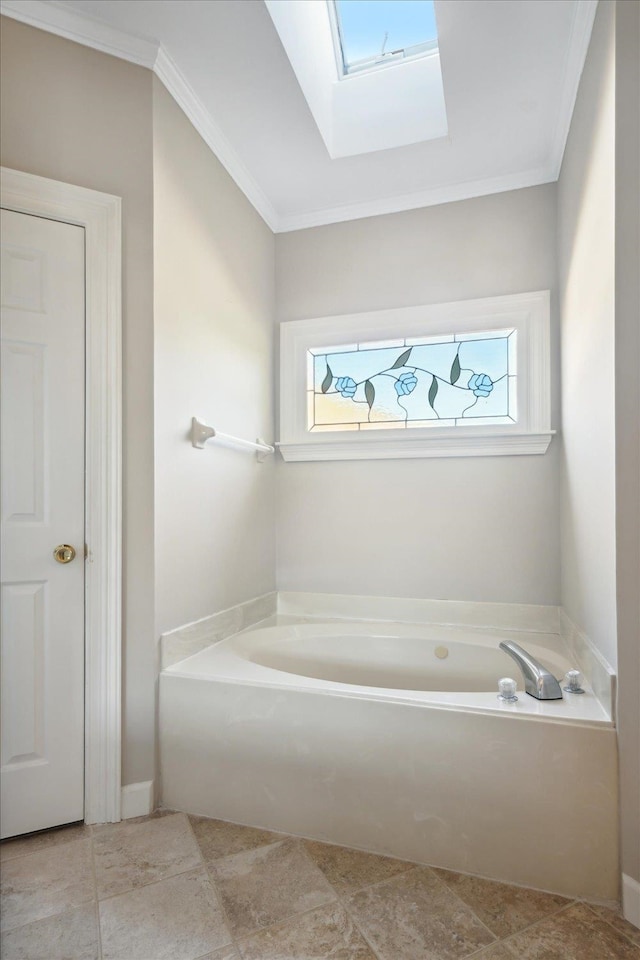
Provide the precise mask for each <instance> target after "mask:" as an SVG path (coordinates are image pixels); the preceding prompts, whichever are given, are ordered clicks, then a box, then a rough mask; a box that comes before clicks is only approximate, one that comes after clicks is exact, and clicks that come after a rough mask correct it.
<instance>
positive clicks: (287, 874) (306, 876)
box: [210, 840, 335, 937]
mask: <svg viewBox="0 0 640 960" xmlns="http://www.w3.org/2000/svg"><path fill="white" fill-rule="evenodd" d="M210 870H211V875H212V877H213V878H214V880H215V883H216V886H217V889H218V892H219V894H220V897H221V899H222V904H223V906H224V908H225V910H226V912H227V916H228V918H229V923H230V924H231V930H232V933H233V934H234V935H235V936H236V937H244V936H247V935H248V934H250V933H253V932H254V931H257V930H259V929H260V928H261V927H269V926H271V925H272V924H275V923H280V922H281V921H283V920H286V919H288V918H289V917H293V916H294V915H295V914H297V913H303V912H305V911H307V910H312V909H313V908H314V907H320V906H323V905H324V904H326V903H328V902H330V901H331V900H333V899H335V893H334V892H333V890H332V889H331V887H330V886H329V884H328V883H327V881H326V879H325V877H324V876H323V874H322V873H321V872H320V870H318V868H317V867H315V866H314V865H313V864H312V863H311V862H310V861H309V860H308V858H307V857H306V856H305V853H304V851H303V849H302V847H301V846H300V844H299V843H298V842H296V841H294V840H284V841H281V842H280V843H273V844H271V845H270V846H266V847H258V848H257V849H255V850H247V851H245V852H244V853H236V854H235V855H234V856H231V857H224V858H223V859H222V860H216V861H215V862H214V863H213V864H212V865H211V867H210Z"/></svg>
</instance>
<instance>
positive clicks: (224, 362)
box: [153, 79, 275, 634]
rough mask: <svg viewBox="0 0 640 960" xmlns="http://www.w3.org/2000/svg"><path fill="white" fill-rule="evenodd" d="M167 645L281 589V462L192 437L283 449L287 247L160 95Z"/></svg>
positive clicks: (159, 403)
mask: <svg viewBox="0 0 640 960" xmlns="http://www.w3.org/2000/svg"><path fill="white" fill-rule="evenodd" d="M153 146H154V157H153V159H154V264H155V410H156V416H155V424H156V428H155V481H156V487H155V489H156V493H155V506H156V529H155V535H156V598H157V620H156V626H157V632H158V634H159V633H161V632H163V631H165V630H170V629H172V628H173V627H178V626H181V625H182V624H185V623H188V622H190V621H192V620H197V619H199V618H200V617H206V616H208V615H210V614H212V613H215V612H217V611H219V610H223V609H225V608H226V607H229V606H231V605H233V604H235V603H239V602H241V601H243V600H249V599H251V598H253V597H256V596H258V595H260V594H262V593H267V592H269V591H271V590H273V589H274V588H275V520H274V512H275V506H274V473H275V470H274V463H273V458H269V460H268V461H267V462H265V463H263V464H258V463H257V462H256V459H255V457H254V456H253V455H252V454H250V453H245V452H239V451H238V450H231V449H228V448H225V447H224V446H222V445H220V444H219V443H216V442H211V441H210V442H209V443H208V444H207V445H206V448H205V449H204V450H194V448H193V447H192V446H191V444H190V443H188V442H187V441H186V438H185V434H186V432H187V430H188V429H189V427H190V425H191V417H192V416H194V415H196V416H198V417H199V418H201V419H203V420H205V422H207V423H211V424H212V425H213V426H214V427H216V428H217V429H218V430H221V431H223V432H225V433H230V434H233V435H235V436H239V437H246V438H247V439H255V438H256V437H258V436H261V437H264V438H265V439H267V440H269V441H272V440H273V438H274V425H273V339H274V330H273V313H274V282H275V269H274V238H273V234H272V233H271V231H270V230H269V228H268V227H267V226H266V225H265V223H264V221H263V220H262V219H261V218H260V217H259V215H258V214H257V213H256V212H255V210H254V209H253V207H252V206H251V204H250V203H249V201H248V200H247V199H246V197H245V196H244V195H243V194H242V193H241V192H240V190H239V189H238V187H237V186H236V185H235V183H234V182H233V181H232V180H231V178H230V177H229V175H228V174H227V172H226V171H225V170H224V168H223V167H222V166H221V164H220V163H219V162H218V160H217V159H216V157H215V156H214V155H213V153H212V152H211V151H210V150H209V148H208V147H207V146H206V144H205V143H204V141H203V140H202V139H201V138H200V136H199V135H198V134H197V133H196V131H195V129H194V128H193V127H192V126H191V124H190V123H189V121H188V120H187V118H186V117H185V115H184V114H183V113H182V111H181V110H180V108H179V107H178V106H177V105H176V103H175V102H174V100H173V99H172V98H171V97H170V96H169V94H168V93H167V91H166V90H165V89H164V87H163V86H162V85H161V84H160V82H159V81H157V80H155V79H154V84H153Z"/></svg>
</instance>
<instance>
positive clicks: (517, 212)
mask: <svg viewBox="0 0 640 960" xmlns="http://www.w3.org/2000/svg"><path fill="white" fill-rule="evenodd" d="M555 201H556V189H555V186H554V185H549V186H540V187H533V188H531V189H528V190H519V191H514V192H512V193H503V194H497V195H494V196H489V197H481V198H478V199H474V200H465V201H461V202H459V203H449V204H444V205H442V206H436V207H428V208H426V209H422V210H415V211H411V212H408V213H399V214H393V215H388V216H380V217H372V218H368V219H364V220H357V221H352V222H348V223H340V224H333V225H330V226H326V227H317V228H313V229H309V230H302V231H297V232H295V233H287V234H280V235H278V236H277V237H276V264H277V283H276V289H277V320H279V321H283V320H296V319H301V318H304V317H322V316H330V315H332V314H342V313H358V312H362V311H367V310H377V309H384V308H389V307H403V306H410V305H415V304H421V303H438V302H446V301H451V300H464V299H470V298H474V297H487V296H495V295H498V294H508V293H522V292H525V291H531V290H544V289H550V290H551V291H552V330H553V346H552V353H553V356H554V357H556V356H557V320H556V310H555V287H556V250H555V234H556V218H555ZM552 382H553V405H552V409H553V424H552V425H553V426H554V427H555V428H557V427H558V426H559V423H558V386H557V369H554V370H553V376H552ZM559 555H560V546H559V502H558V443H557V440H554V441H552V444H551V447H550V448H549V451H548V452H547V454H546V455H544V456H532V457H480V458H467V459H425V460H386V461H385V460H370V461H345V462H315V463H282V462H280V463H279V464H278V587H279V589H281V590H308V591H312V592H315V591H328V592H336V593H345V594H348V593H356V594H375V595H382V596H408V597H425V598H439V599H458V600H478V601H483V600H486V601H503V602H513V603H516V602H521V603H541V604H555V603H557V602H558V600H559V591H558V585H559V578H560V571H559Z"/></svg>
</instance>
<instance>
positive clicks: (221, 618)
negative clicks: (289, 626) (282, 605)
mask: <svg viewBox="0 0 640 960" xmlns="http://www.w3.org/2000/svg"><path fill="white" fill-rule="evenodd" d="M276 608H277V594H275V593H265V594H263V596H261V597H255V598H254V599H253V600H247V601H246V602H245V603H238V604H236V606H234V607H229V608H228V609H227V610H221V611H220V612H219V613H214V614H212V615H211V616H210V617H203V618H202V619H201V620H195V621H194V622H193V623H186V624H185V625H184V626H182V627H177V628H176V629H175V630H169V631H168V632H167V633H163V634H162V635H161V637H160V663H161V666H162V669H163V670H165V669H166V668H167V667H170V666H171V665H172V664H173V663H179V661H180V660H184V659H185V657H191V656H193V654H194V653H198V652H199V651H200V650H204V649H205V648H206V647H208V646H210V645H211V644H212V643H218V642H219V641H220V640H224V639H226V637H231V636H233V635H234V634H236V633H239V632H240V631H241V630H245V629H246V628H247V627H251V626H253V625H254V624H256V623H259V622H260V621H261V620H266V619H267V618H268V617H271V616H273V615H274V614H275V613H276Z"/></svg>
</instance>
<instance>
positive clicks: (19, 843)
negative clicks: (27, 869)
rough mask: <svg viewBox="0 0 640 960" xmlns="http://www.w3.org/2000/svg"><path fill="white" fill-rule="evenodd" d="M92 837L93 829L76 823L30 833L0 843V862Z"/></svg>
mask: <svg viewBox="0 0 640 960" xmlns="http://www.w3.org/2000/svg"><path fill="white" fill-rule="evenodd" d="M90 836H91V827H88V826H86V825H85V824H84V823H74V824H71V825H70V826H65V827H55V828H54V829H53V830H43V831H41V832H40V833H30V834H27V835H26V836H24V837H15V838H14V839H12V840H3V841H2V842H1V843H0V862H1V863H4V861H5V860H15V858H16V857H24V856H26V855H27V854H29V853H37V851H38V850H45V849H46V848H47V847H57V846H59V845H60V844H61V843H70V842H71V840H84V839H88V838H89V837H90Z"/></svg>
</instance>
